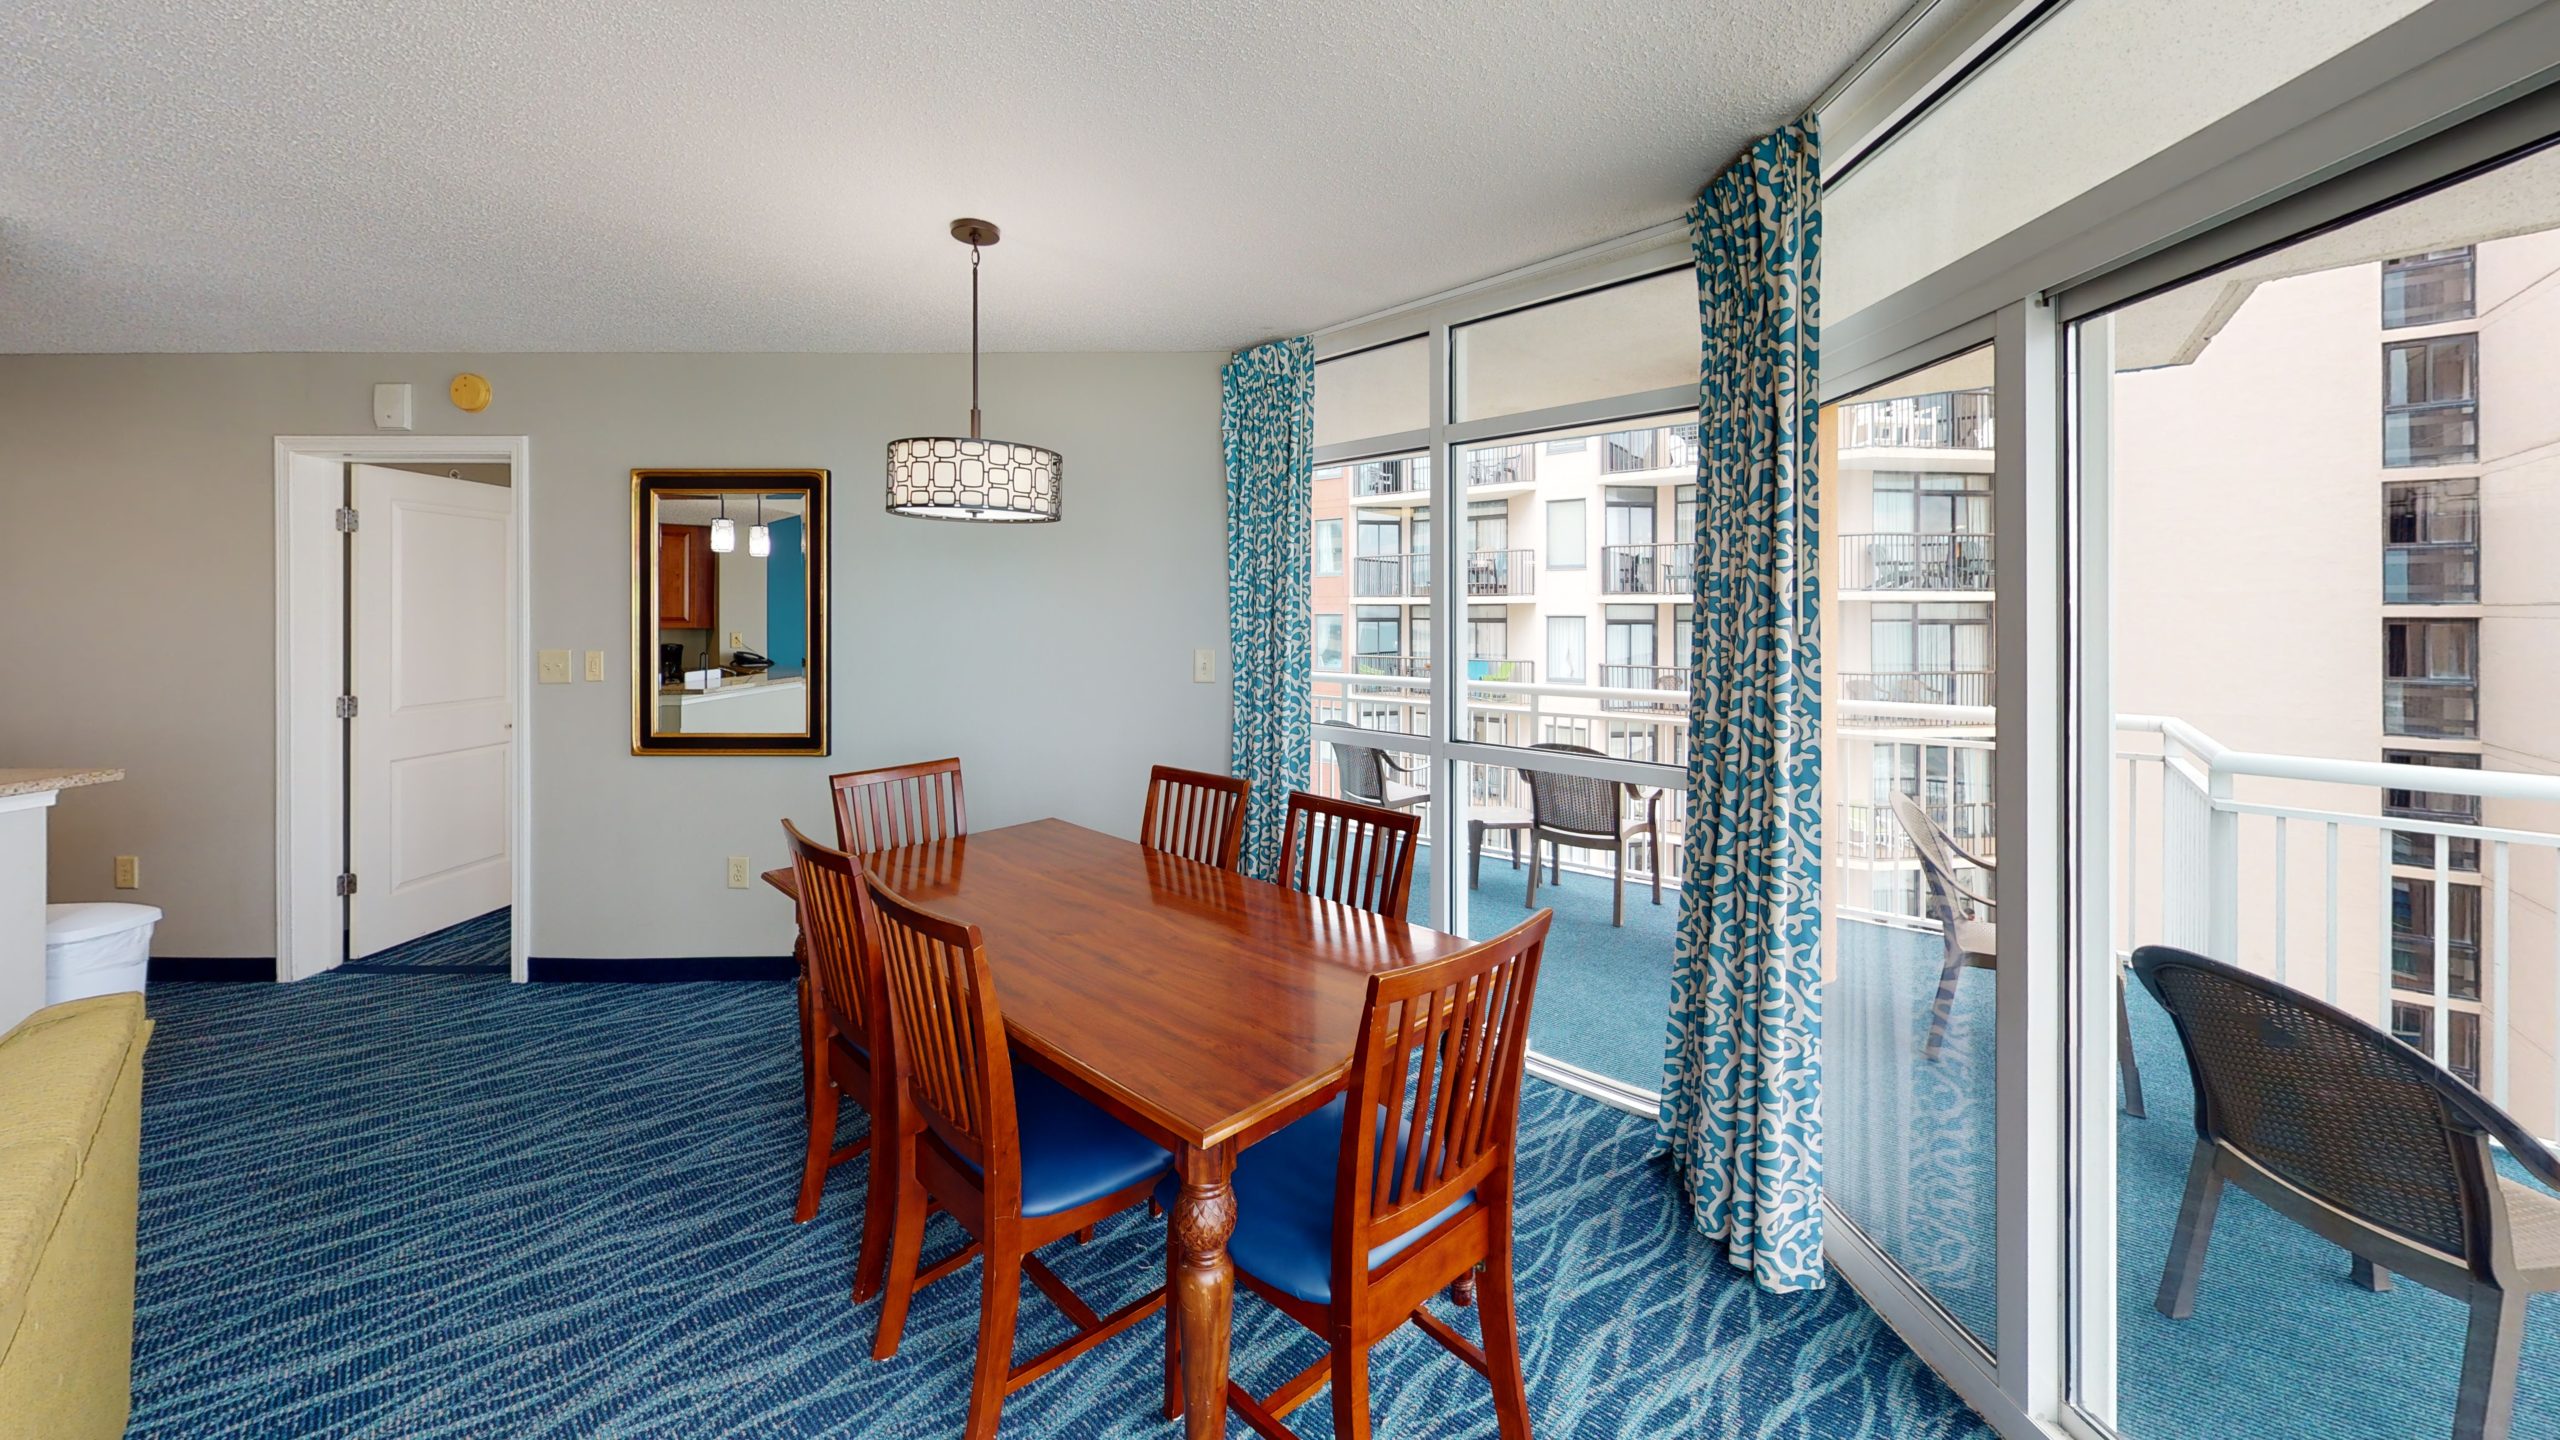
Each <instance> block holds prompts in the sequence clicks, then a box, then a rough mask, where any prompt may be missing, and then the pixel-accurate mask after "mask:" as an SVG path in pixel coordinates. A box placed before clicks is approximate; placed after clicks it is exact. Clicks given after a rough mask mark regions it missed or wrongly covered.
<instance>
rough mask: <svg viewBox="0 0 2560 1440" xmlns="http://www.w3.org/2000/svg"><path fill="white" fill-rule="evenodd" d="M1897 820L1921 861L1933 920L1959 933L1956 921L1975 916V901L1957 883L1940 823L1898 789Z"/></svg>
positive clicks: (1948, 931) (1896, 792)
mask: <svg viewBox="0 0 2560 1440" xmlns="http://www.w3.org/2000/svg"><path fill="white" fill-rule="evenodd" d="M1891 798H1892V804H1893V818H1894V819H1895V820H1896V821H1898V822H1899V823H1900V824H1901V826H1902V833H1904V834H1905V835H1908V836H1910V837H1911V853H1912V854H1913V855H1914V856H1916V857H1918V859H1919V861H1920V879H1921V881H1922V883H1923V885H1924V886H1925V887H1926V888H1927V890H1928V892H1929V913H1930V918H1931V919H1933V920H1936V921H1937V922H1938V924H1939V925H1941V926H1943V927H1944V928H1945V930H1946V932H1947V933H1948V934H1949V935H1953V934H1954V933H1955V932H1956V921H1958V920H1961V919H1969V918H1971V917H1972V913H1973V909H1972V901H1971V900H1970V899H1967V898H1962V897H1965V896H1966V894H1967V892H1966V891H1965V888H1964V887H1963V885H1961V884H1960V883H1958V881H1957V880H1956V865H1955V859H1954V857H1953V856H1951V855H1949V854H1948V853H1947V841H1946V835H1945V833H1944V832H1943V831H1941V830H1939V829H1938V822H1937V821H1936V820H1935V819H1933V818H1931V816H1930V814H1929V812H1928V811H1926V810H1923V809H1921V808H1920V802H1919V801H1917V800H1915V799H1913V798H1912V797H1910V796H1909V795H1906V794H1904V793H1903V792H1902V791H1901V790H1900V789H1898V788H1897V789H1896V790H1895V791H1894V792H1893V795H1892V797H1891Z"/></svg>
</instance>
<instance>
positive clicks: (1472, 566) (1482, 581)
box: [1463, 550, 1538, 597]
mask: <svg viewBox="0 0 2560 1440" xmlns="http://www.w3.org/2000/svg"><path fill="white" fill-rule="evenodd" d="M1463 563H1464V566H1465V569H1466V576H1467V594H1469V595H1470V596H1478V597H1491V596H1512V597H1520V596H1526V595H1531V594H1534V593H1536V591H1537V588H1538V556H1537V552H1535V551H1532V550H1472V551H1469V552H1468V553H1467V555H1466V558H1465V560H1464V562H1463Z"/></svg>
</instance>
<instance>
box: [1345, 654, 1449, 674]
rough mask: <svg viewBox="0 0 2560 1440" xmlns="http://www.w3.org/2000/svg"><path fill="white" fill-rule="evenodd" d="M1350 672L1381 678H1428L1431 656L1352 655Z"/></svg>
mask: <svg viewBox="0 0 2560 1440" xmlns="http://www.w3.org/2000/svg"><path fill="white" fill-rule="evenodd" d="M1351 673H1352V674H1354V675H1375V676H1378V677H1379V678H1381V679H1394V680H1428V679H1430V678H1431V657H1430V656H1428V655H1354V656H1352V657H1351Z"/></svg>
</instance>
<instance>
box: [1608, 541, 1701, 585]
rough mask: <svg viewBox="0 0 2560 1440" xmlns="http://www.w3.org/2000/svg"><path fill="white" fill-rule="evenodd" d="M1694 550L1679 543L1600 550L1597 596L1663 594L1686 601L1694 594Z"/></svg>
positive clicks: (1695, 566) (1695, 558)
mask: <svg viewBox="0 0 2560 1440" xmlns="http://www.w3.org/2000/svg"><path fill="white" fill-rule="evenodd" d="M1697 552H1698V547H1697V546H1696V545H1695V544H1694V543H1691V542H1687V541H1681V542H1678V543H1673V544H1665V545H1603V546H1601V547H1600V593H1601V594H1603V595H1667V596H1671V597H1673V598H1676V599H1681V600H1686V599H1688V598H1690V596H1691V595H1692V594H1693V593H1694V590H1693V586H1692V583H1691V582H1692V581H1693V580H1694V579H1695V578H1696V575H1697Z"/></svg>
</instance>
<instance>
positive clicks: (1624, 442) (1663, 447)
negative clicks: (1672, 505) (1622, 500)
mask: <svg viewBox="0 0 2560 1440" xmlns="http://www.w3.org/2000/svg"><path fill="white" fill-rule="evenodd" d="M1697 468H1698V427H1697V426H1695V425H1664V426H1657V427H1655V428H1654V429H1651V430H1618V431H1613V432H1612V433H1610V434H1607V435H1603V436H1601V437H1600V473H1601V474H1603V475H1632V474H1635V473H1637V472H1639V471H1644V470H1688V471H1692V472H1694V471H1695V470H1696V469H1697Z"/></svg>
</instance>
